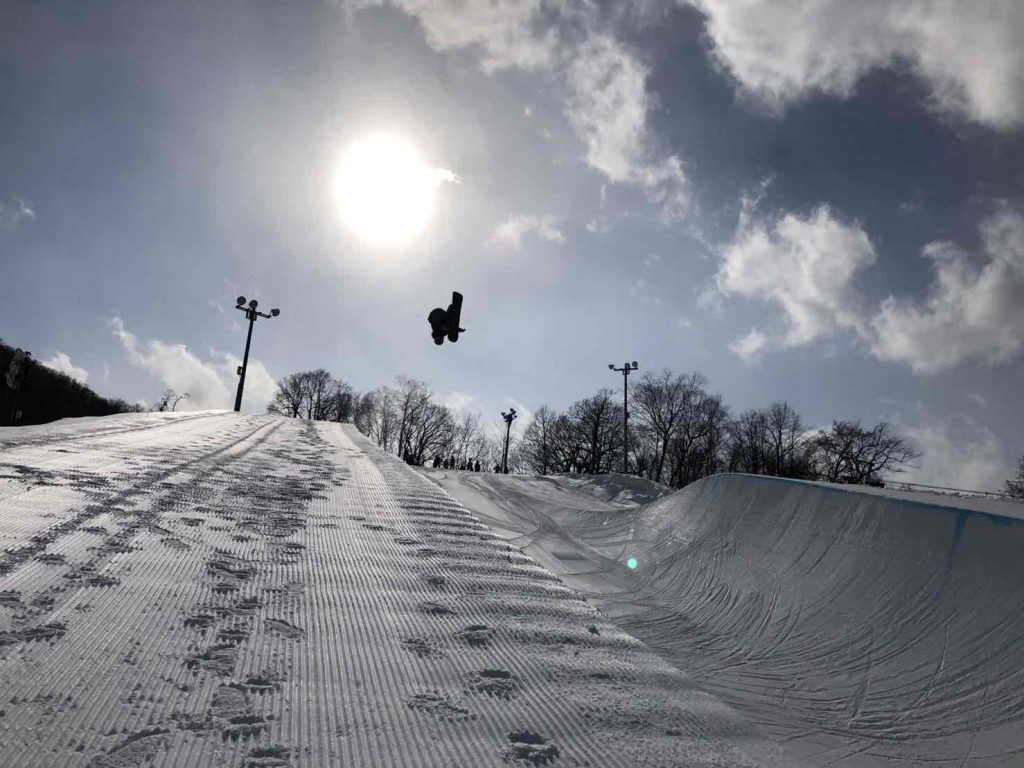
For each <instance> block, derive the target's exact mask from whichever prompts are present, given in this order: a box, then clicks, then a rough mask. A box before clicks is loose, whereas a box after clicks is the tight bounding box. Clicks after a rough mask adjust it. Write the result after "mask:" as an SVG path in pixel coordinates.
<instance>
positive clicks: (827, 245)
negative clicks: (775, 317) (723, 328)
mask: <svg viewBox="0 0 1024 768" xmlns="http://www.w3.org/2000/svg"><path fill="white" fill-rule="evenodd" d="M722 255H723V262H722V264H721V266H720V267H719V270H718V275H717V283H718V287H719V290H720V291H722V292H723V293H726V294H738V295H741V296H748V297H754V298H760V299H764V300H767V301H771V302H775V303H777V304H778V305H779V306H780V307H781V308H782V310H783V311H784V312H785V315H786V320H787V328H786V331H785V334H784V336H783V338H782V339H781V343H782V344H783V345H785V346H798V345H801V344H807V343H809V342H811V341H813V340H814V339H816V338H818V337H820V336H822V335H824V334H827V333H830V332H833V331H835V330H837V329H853V330H860V329H861V328H862V326H863V319H862V316H863V313H862V309H861V300H860V297H859V295H858V293H857V292H856V290H855V289H854V287H853V285H852V281H853V278H854V277H855V276H856V274H857V273H858V272H859V271H861V270H863V269H864V268H866V267H868V266H870V265H871V264H873V263H874V261H875V258H876V256H875V250H874V247H873V246H872V245H871V241H870V240H869V239H868V236H867V234H866V233H865V232H864V230H863V228H862V227H861V226H860V224H857V223H852V224H847V223H844V222H842V221H840V220H839V219H838V218H837V217H836V216H835V215H834V214H833V213H832V211H831V209H829V207H828V206H825V205H821V206H819V207H817V208H816V209H815V210H814V211H812V212H811V213H810V214H809V215H807V216H806V217H804V216H799V215H797V214H787V215H785V216H783V217H782V218H779V219H776V220H771V221H765V220H761V219H758V218H755V217H754V216H753V215H752V213H751V212H750V211H749V210H745V211H744V213H743V214H742V216H741V217H740V226H739V228H738V229H737V232H736V236H735V237H734V238H733V240H732V241H731V242H730V243H729V244H728V245H727V246H726V247H725V248H724V250H723V254H722ZM754 340H755V337H753V336H751V335H748V337H747V341H746V344H745V345H743V346H740V347H739V348H740V349H750V348H751V345H752V344H753V343H754ZM739 343H740V342H736V343H735V344H739ZM764 343H765V339H764V337H763V336H762V337H761V341H760V343H759V346H758V349H761V348H762V347H764ZM733 351H736V349H734V350H733ZM737 354H740V353H739V352H737Z"/></svg>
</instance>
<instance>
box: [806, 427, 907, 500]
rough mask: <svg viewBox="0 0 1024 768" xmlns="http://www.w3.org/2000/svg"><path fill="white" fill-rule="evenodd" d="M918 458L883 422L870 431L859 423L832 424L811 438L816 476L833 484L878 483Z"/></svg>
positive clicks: (902, 469)
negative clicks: (885, 474) (885, 475)
mask: <svg viewBox="0 0 1024 768" xmlns="http://www.w3.org/2000/svg"><path fill="white" fill-rule="evenodd" d="M920 456H921V454H920V452H918V451H917V450H915V449H914V448H913V446H911V445H910V443H909V442H907V441H906V440H905V439H903V438H902V437H900V436H899V435H897V434H895V433H894V432H893V431H892V428H891V427H890V426H889V424H888V423H886V422H884V421H883V422H882V423H880V424H878V425H876V426H875V427H873V428H872V429H870V430H867V429H864V428H863V427H861V425H860V422H856V421H834V422H832V427H831V429H829V430H827V431H825V432H822V433H820V434H819V435H818V436H817V437H816V438H815V439H814V459H815V461H816V463H817V465H818V473H819V475H820V476H821V477H822V479H824V480H827V481H828V482H832V483H854V484H865V483H878V482H881V476H882V473H885V472H892V473H897V472H902V471H904V469H906V467H907V466H909V464H910V463H911V462H912V461H914V460H915V459H917V458H919V457H920Z"/></svg>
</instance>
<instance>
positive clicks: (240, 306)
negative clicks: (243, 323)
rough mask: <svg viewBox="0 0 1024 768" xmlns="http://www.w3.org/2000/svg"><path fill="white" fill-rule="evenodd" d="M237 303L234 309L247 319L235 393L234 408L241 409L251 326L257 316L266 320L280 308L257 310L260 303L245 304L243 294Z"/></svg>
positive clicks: (273, 315) (247, 364)
mask: <svg viewBox="0 0 1024 768" xmlns="http://www.w3.org/2000/svg"><path fill="white" fill-rule="evenodd" d="M236 301H237V304H236V306H235V309H237V310H239V311H241V312H245V319H246V320H248V321H249V332H248V333H247V334H246V337H245V355H244V356H243V357H242V364H241V365H240V366H238V391H237V392H236V393H235V410H236V411H240V410H242V390H243V389H244V388H245V371H246V368H248V366H249V345H250V344H251V343H252V326H253V323H255V322H256V318H257V317H265V318H267V319H268V320H269V319H270V318H272V317H277V316H278V315H280V314H281V310H280V309H272V310H270V314H267V313H265V312H257V311H256V307H258V306H259V305H260V303H259V302H258V301H256V299H253V300H252V301H250V302H249V305H248V306H246V305H245V296H239V297H238V299H237V300H236Z"/></svg>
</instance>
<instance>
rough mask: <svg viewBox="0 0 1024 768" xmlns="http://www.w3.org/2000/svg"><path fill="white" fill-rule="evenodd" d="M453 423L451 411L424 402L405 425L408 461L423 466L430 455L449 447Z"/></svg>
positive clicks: (441, 406) (435, 404) (436, 404)
mask: <svg viewBox="0 0 1024 768" xmlns="http://www.w3.org/2000/svg"><path fill="white" fill-rule="evenodd" d="M454 429H455V421H454V419H453V418H452V414H451V411H449V410H448V409H447V408H445V407H444V406H443V405H439V404H438V403H432V402H429V401H428V402H426V404H424V405H423V406H422V407H418V408H417V409H416V411H415V418H413V419H411V420H410V421H409V423H408V424H406V433H405V439H406V445H407V446H408V447H407V449H406V450H407V451H408V457H409V461H410V462H412V463H413V464H423V462H424V461H425V460H426V457H427V456H428V455H430V454H431V453H437V452H439V451H440V450H441V448H442V446H445V445H450V444H451V440H452V432H453V431H454Z"/></svg>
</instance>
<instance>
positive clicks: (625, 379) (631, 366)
mask: <svg viewBox="0 0 1024 768" xmlns="http://www.w3.org/2000/svg"><path fill="white" fill-rule="evenodd" d="M639 367H640V366H639V365H637V362H636V360H633V361H632V362H628V363H623V364H622V367H621V368H616V367H615V365H614V364H612V363H609V364H608V369H609V370H611V371H615V372H616V373H618V372H619V371H621V372H622V474H624V475H628V474H629V374H631V373H632V372H633V371H635V370H637V369H638V368H639Z"/></svg>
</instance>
